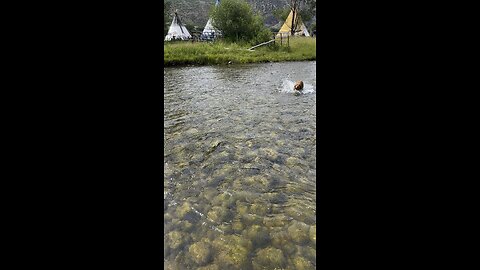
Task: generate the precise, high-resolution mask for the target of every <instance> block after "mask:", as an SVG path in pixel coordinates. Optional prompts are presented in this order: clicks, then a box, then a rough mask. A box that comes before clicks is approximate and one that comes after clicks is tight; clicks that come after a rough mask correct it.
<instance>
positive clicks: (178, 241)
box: [167, 231, 186, 249]
mask: <svg viewBox="0 0 480 270" xmlns="http://www.w3.org/2000/svg"><path fill="white" fill-rule="evenodd" d="M185 238H186V234H185V233H183V232H179V231H172V232H169V233H168V234H167V243H168V246H169V247H170V248H171V249H177V248H180V247H181V246H183V244H184V243H185V240H186V239H185Z"/></svg>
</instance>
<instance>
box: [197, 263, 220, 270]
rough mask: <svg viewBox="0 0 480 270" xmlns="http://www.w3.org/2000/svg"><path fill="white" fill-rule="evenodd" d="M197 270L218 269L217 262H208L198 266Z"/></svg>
mask: <svg viewBox="0 0 480 270" xmlns="http://www.w3.org/2000/svg"><path fill="white" fill-rule="evenodd" d="M197 270H220V268H219V267H218V265H217V264H215V263H213V264H209V265H207V266H203V267H199V268H197Z"/></svg>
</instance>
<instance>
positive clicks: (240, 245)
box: [213, 235, 249, 269]
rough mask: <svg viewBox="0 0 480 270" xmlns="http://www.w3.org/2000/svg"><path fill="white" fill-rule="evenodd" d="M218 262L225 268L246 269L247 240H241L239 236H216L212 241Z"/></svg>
mask: <svg viewBox="0 0 480 270" xmlns="http://www.w3.org/2000/svg"><path fill="white" fill-rule="evenodd" d="M213 245H214V246H215V249H216V250H217V251H218V252H217V254H216V261H217V262H218V264H220V265H221V266H223V267H222V268H226V269H247V268H248V267H247V264H248V248H247V247H246V246H248V245H249V243H248V242H247V241H244V240H243V241H242V239H241V238H240V237H239V236H236V235H231V236H225V237H224V238H223V239H221V238H217V239H215V240H214V241H213Z"/></svg>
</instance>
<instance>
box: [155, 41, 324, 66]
mask: <svg viewBox="0 0 480 270" xmlns="http://www.w3.org/2000/svg"><path fill="white" fill-rule="evenodd" d="M279 42H280V40H279V39H277V45H276V46H270V45H266V46H262V47H259V48H256V49H255V50H254V51H248V48H250V47H252V46H250V45H239V44H236V43H225V42H213V43H207V42H194V43H192V42H173V43H170V42H169V43H164V45H163V51H164V58H163V61H164V65H165V66H182V65H226V64H239V63H241V64H243V63H261V62H281V61H311V60H316V38H311V37H295V38H290V40H289V43H290V47H287V46H286V40H285V39H284V40H283V46H280V45H279Z"/></svg>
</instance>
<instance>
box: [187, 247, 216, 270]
mask: <svg viewBox="0 0 480 270" xmlns="http://www.w3.org/2000/svg"><path fill="white" fill-rule="evenodd" d="M188 251H189V254H190V256H191V257H192V259H193V260H194V261H195V262H196V263H197V264H198V265H205V264H207V263H209V262H210V261H211V260H212V247H211V245H210V244H208V243H205V242H197V243H194V244H193V245H191V246H190V247H189V248H188Z"/></svg>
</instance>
